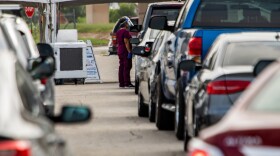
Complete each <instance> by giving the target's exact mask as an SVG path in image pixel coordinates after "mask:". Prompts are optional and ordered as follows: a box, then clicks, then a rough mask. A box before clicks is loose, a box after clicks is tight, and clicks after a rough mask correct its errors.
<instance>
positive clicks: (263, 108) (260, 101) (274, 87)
mask: <svg viewBox="0 0 280 156" xmlns="http://www.w3.org/2000/svg"><path fill="white" fill-rule="evenodd" d="M279 92H280V73H279V72H278V73H277V74H275V76H274V77H273V78H272V79H271V80H269V81H268V83H267V84H266V85H265V87H263V88H262V89H261V90H260V92H259V93H258V94H257V95H256V96H255V98H254V99H253V100H252V101H251V102H250V104H249V105H248V108H247V109H248V110H250V111H257V112H277V113H279V112H280V105H279V101H280V96H279Z"/></svg>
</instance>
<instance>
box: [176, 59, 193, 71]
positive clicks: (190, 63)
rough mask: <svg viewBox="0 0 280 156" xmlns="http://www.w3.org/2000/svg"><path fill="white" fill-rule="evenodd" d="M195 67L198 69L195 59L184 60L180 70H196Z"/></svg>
mask: <svg viewBox="0 0 280 156" xmlns="http://www.w3.org/2000/svg"><path fill="white" fill-rule="evenodd" d="M195 69H196V65H195V62H194V61H193V60H184V61H182V62H181V63H180V70H183V71H194V70H195Z"/></svg>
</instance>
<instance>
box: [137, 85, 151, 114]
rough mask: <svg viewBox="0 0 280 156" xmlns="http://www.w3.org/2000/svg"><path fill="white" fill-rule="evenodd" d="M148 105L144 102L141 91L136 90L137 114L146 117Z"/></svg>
mask: <svg viewBox="0 0 280 156" xmlns="http://www.w3.org/2000/svg"><path fill="white" fill-rule="evenodd" d="M148 111H149V110H148V106H147V105H145V104H144V102H143V97H142V95H141V92H140V91H139V92H138V116H139V117H147V116H148Z"/></svg>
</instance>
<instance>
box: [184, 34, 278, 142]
mask: <svg viewBox="0 0 280 156" xmlns="http://www.w3.org/2000/svg"><path fill="white" fill-rule="evenodd" d="M277 37H279V35H278V33H275V32H273V33H269V32H263V33H237V34H223V35H221V36H220V37H218V38H217V40H216V41H215V42H214V43H213V46H212V47H211V49H210V50H209V53H208V55H207V56H206V58H205V60H204V63H203V65H202V69H201V70H200V71H199V72H198V73H197V74H196V75H195V76H194V78H193V79H192V81H191V83H190V84H189V85H188V87H186V90H185V93H184V94H185V95H186V98H185V99H186V102H185V108H186V115H185V119H186V127H185V129H186V133H185V135H186V136H185V143H187V142H188V139H189V138H191V137H195V136H197V134H198V132H199V131H200V130H201V129H203V128H206V127H208V126H210V125H213V124H215V123H217V122H218V121H219V120H220V119H221V118H222V117H223V116H224V114H226V112H227V111H228V110H229V109H230V108H231V107H232V106H233V104H234V102H235V101H236V100H237V98H238V97H239V96H240V95H241V94H242V92H243V91H244V90H245V89H246V88H247V86H248V85H249V84H250V83H251V81H253V80H254V78H255V77H254V75H253V68H254V65H255V64H256V63H257V62H258V61H259V60H271V59H272V60H274V59H277V58H279V57H280V44H279V40H278V39H277ZM264 51H265V52H264ZM193 66H194V67H193V69H194V68H195V64H194V63H193Z"/></svg>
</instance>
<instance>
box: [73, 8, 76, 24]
mask: <svg viewBox="0 0 280 156" xmlns="http://www.w3.org/2000/svg"><path fill="white" fill-rule="evenodd" d="M73 14H74V17H73V18H74V20H73V21H74V29H76V28H77V25H76V12H75V9H73Z"/></svg>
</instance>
